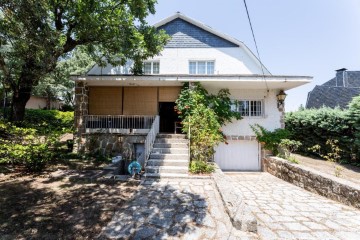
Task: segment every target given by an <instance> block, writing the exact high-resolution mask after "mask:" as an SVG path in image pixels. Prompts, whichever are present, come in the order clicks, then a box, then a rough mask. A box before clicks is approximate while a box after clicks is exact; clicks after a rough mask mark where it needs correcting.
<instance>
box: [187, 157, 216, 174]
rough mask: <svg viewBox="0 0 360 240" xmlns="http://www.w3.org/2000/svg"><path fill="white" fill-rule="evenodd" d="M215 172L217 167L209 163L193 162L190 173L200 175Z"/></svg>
mask: <svg viewBox="0 0 360 240" xmlns="http://www.w3.org/2000/svg"><path fill="white" fill-rule="evenodd" d="M214 170H215V167H214V166H213V165H212V164H211V163H208V162H205V161H201V160H195V161H191V163H190V169H189V171H190V172H191V173H194V174H199V173H212V172H213V171H214Z"/></svg>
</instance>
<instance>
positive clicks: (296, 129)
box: [285, 108, 354, 159]
mask: <svg viewBox="0 0 360 240" xmlns="http://www.w3.org/2000/svg"><path fill="white" fill-rule="evenodd" d="M285 126H286V129H287V130H288V131H289V132H291V136H292V139H293V140H296V141H300V142H301V143H302V145H301V146H300V147H299V152H302V153H305V154H309V153H311V151H309V150H308V149H309V148H311V147H312V146H314V145H319V146H320V151H321V152H320V154H326V153H327V152H331V147H330V146H329V145H328V144H326V142H327V141H328V139H333V140H336V141H338V146H339V148H340V149H341V150H342V152H341V157H342V158H345V159H349V158H350V157H351V153H352V151H353V141H354V140H353V139H354V133H353V130H352V127H351V123H350V121H349V118H348V115H347V111H342V110H340V109H331V108H321V109H306V110H302V111H297V112H290V113H287V114H286V115H285Z"/></svg>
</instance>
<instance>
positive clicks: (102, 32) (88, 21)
mask: <svg viewBox="0 0 360 240" xmlns="http://www.w3.org/2000/svg"><path fill="white" fill-rule="evenodd" d="M155 4H156V0H136V1H129V0H128V1H115V0H106V1H105V0H98V1H53V0H37V1H29V0H2V1H0V13H1V14H0V33H1V34H0V75H1V79H2V80H3V82H6V83H7V84H9V85H10V86H11V89H12V92H14V93H16V94H13V100H12V102H13V114H12V118H13V120H14V121H21V120H23V117H24V109H25V104H26V102H27V100H28V99H29V97H30V94H31V92H32V90H33V87H34V86H36V85H37V84H38V83H39V82H42V81H44V78H45V77H46V76H48V74H49V73H52V72H54V70H55V69H56V66H57V62H58V61H59V59H64V58H66V57H67V55H68V54H69V53H71V52H72V51H73V50H74V49H76V48H77V47H79V46H84V48H85V49H86V52H88V53H89V54H90V55H91V57H92V58H93V59H94V60H96V61H97V62H99V63H100V64H102V65H103V64H104V63H105V62H109V63H111V64H112V65H124V64H125V62H126V60H128V59H132V60H133V61H134V67H133V70H134V74H139V71H141V67H139V66H141V64H142V61H143V60H145V59H148V58H150V57H153V56H155V55H156V54H158V53H159V52H160V51H161V50H162V47H163V46H164V45H165V43H166V41H167V40H168V36H167V35H166V34H165V32H164V31H163V30H161V31H157V30H156V29H155V27H153V26H149V25H148V24H147V22H146V17H147V16H148V15H149V14H154V13H155Z"/></svg>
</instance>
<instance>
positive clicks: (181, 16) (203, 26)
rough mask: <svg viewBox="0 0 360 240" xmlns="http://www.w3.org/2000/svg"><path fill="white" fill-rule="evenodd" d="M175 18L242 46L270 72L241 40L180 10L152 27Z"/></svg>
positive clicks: (266, 71) (265, 71) (164, 23)
mask: <svg viewBox="0 0 360 240" xmlns="http://www.w3.org/2000/svg"><path fill="white" fill-rule="evenodd" d="M176 19H181V20H183V21H185V22H188V23H190V24H192V25H194V26H196V27H198V28H200V29H202V30H204V31H206V32H209V33H211V34H213V35H215V36H217V37H219V38H222V39H224V40H226V41H228V42H230V43H232V44H234V46H239V47H240V48H242V49H243V50H244V51H245V52H246V53H247V54H248V55H249V56H250V58H252V59H253V60H254V61H255V62H256V63H257V64H258V65H259V66H261V65H262V67H263V69H264V73H265V74H270V71H269V70H268V69H267V68H266V67H265V66H264V64H262V63H261V62H260V60H259V59H258V58H257V57H256V56H255V54H254V53H253V52H252V51H251V50H250V49H249V48H248V47H247V46H246V45H245V44H244V43H243V42H242V41H239V40H237V39H235V38H233V37H230V36H228V35H226V34H224V33H221V32H219V31H216V30H215V29H213V28H211V27H209V26H207V25H206V24H204V23H201V22H199V21H197V20H194V19H192V18H190V17H188V16H185V15H184V14H182V13H180V12H177V13H175V14H174V15H172V16H170V17H167V18H165V19H163V20H161V21H160V22H158V23H155V24H154V27H156V28H158V29H161V28H162V27H163V26H165V25H166V24H168V23H170V22H172V21H174V20H176Z"/></svg>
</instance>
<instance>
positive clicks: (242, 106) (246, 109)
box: [231, 100, 264, 117]
mask: <svg viewBox="0 0 360 240" xmlns="http://www.w3.org/2000/svg"><path fill="white" fill-rule="evenodd" d="M231 108H232V110H233V111H237V112H239V113H240V114H241V116H243V117H261V116H263V114H264V107H263V101H262V100H236V101H233V104H232V106H231Z"/></svg>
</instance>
